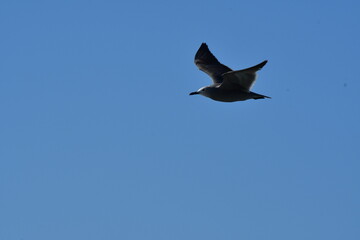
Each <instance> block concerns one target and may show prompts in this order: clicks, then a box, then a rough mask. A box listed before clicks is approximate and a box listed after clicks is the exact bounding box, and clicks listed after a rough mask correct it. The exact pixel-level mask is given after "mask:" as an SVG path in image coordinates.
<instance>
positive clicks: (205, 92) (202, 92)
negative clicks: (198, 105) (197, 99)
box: [189, 87, 209, 96]
mask: <svg viewBox="0 0 360 240" xmlns="http://www.w3.org/2000/svg"><path fill="white" fill-rule="evenodd" d="M208 89H209V87H202V88H200V89H199V90H197V91H196V92H191V93H190V94H189V95H196V94H200V95H203V96H206V94H207V92H208Z"/></svg>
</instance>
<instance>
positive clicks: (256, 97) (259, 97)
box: [253, 93, 271, 99]
mask: <svg viewBox="0 0 360 240" xmlns="http://www.w3.org/2000/svg"><path fill="white" fill-rule="evenodd" d="M253 94H254V97H253V99H264V98H271V97H268V96H265V95H261V94H257V93H253Z"/></svg>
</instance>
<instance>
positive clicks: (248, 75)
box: [221, 61, 267, 91]
mask: <svg viewBox="0 0 360 240" xmlns="http://www.w3.org/2000/svg"><path fill="white" fill-rule="evenodd" d="M266 63H267V61H263V62H262V63H260V64H258V65H256V66H253V67H250V68H246V69H243V70H238V71H231V72H227V73H224V74H223V75H222V78H223V83H222V84H221V87H222V88H232V89H233V88H236V87H238V88H241V89H242V90H244V91H250V88H251V87H252V86H253V84H254V83H255V80H256V72H257V71H259V70H260V69H261V68H262V67H264V66H265V64H266Z"/></svg>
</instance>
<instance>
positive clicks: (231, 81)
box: [190, 43, 269, 102]
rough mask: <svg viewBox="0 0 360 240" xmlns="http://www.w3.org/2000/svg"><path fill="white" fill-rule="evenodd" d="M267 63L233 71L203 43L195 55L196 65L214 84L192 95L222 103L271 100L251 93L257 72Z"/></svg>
mask: <svg viewBox="0 0 360 240" xmlns="http://www.w3.org/2000/svg"><path fill="white" fill-rule="evenodd" d="M266 63H267V61H263V62H262V63H260V64H258V65H256V66H253V67H250V68H247V69H243V70H238V71H233V70H231V69H230V68H229V67H227V66H225V65H223V64H221V63H220V62H219V61H218V60H217V59H216V58H215V56H214V55H213V54H212V53H211V52H210V50H209V48H208V46H207V45H206V43H203V44H201V46H200V48H199V50H198V51H197V53H196V55H195V64H196V66H197V67H198V68H199V69H200V70H202V71H204V72H205V73H207V74H208V75H209V76H210V77H211V78H212V80H213V84H212V85H210V86H206V87H202V88H200V89H199V90H198V91H196V92H192V93H190V95H195V94H200V95H203V96H205V97H209V98H211V99H213V100H216V101H220V102H235V101H244V100H247V99H262V98H269V97H267V96H264V95H261V94H257V93H254V92H251V91H250V88H251V87H252V85H253V84H254V82H255V80H256V72H257V71H258V70H260V69H261V68H262V67H263V66H264V65H265V64H266Z"/></svg>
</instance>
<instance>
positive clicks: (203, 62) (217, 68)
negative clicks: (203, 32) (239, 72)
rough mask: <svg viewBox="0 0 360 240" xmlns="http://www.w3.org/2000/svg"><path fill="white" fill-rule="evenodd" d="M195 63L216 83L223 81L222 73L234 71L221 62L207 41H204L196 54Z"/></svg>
mask: <svg viewBox="0 0 360 240" xmlns="http://www.w3.org/2000/svg"><path fill="white" fill-rule="evenodd" d="M195 65H196V66H197V67H198V68H199V69H200V70H201V71H203V72H205V73H206V74H208V75H209V76H210V77H211V78H212V80H213V82H214V83H221V82H222V81H223V78H222V75H223V74H224V73H226V72H229V71H232V70H231V69H230V68H229V67H227V66H225V65H223V64H221V63H220V62H219V61H218V60H217V59H216V57H215V56H214V55H213V54H212V53H211V52H210V50H209V48H208V46H207V45H206V43H202V44H201V46H200V48H199V50H198V51H197V52H196V54H195Z"/></svg>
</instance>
